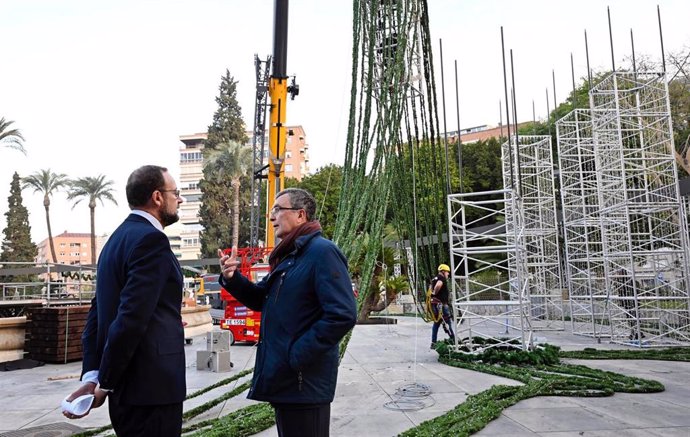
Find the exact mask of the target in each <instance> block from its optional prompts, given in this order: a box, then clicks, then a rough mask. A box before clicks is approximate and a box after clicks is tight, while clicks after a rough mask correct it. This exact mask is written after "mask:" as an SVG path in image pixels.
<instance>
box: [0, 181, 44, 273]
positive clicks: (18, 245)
mask: <svg viewBox="0 0 690 437" xmlns="http://www.w3.org/2000/svg"><path fill="white" fill-rule="evenodd" d="M20 182H21V179H20V177H19V175H18V174H17V172H15V173H14V176H13V177H12V183H11V184H10V197H8V198H7V202H8V204H9V208H8V210H7V212H6V213H5V217H6V218H7V227H5V230H4V231H3V234H4V235H5V237H4V239H3V240H2V253H0V262H8V261H9V262H11V261H14V262H17V261H23V262H33V261H34V257H36V255H37V253H38V251H37V249H36V245H35V244H34V243H33V242H32V241H31V225H29V211H28V210H27V209H26V207H25V206H24V204H23V201H22V189H21V185H20ZM29 279H30V277H29V276H14V277H12V278H11V279H10V281H12V282H24V281H27V280H29Z"/></svg>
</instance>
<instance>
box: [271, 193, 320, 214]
mask: <svg viewBox="0 0 690 437" xmlns="http://www.w3.org/2000/svg"><path fill="white" fill-rule="evenodd" d="M285 194H287V195H288V196H290V206H291V207H293V208H300V209H303V210H304V212H306V213H307V221H309V222H311V221H313V220H314V216H315V215H316V199H314V196H312V195H311V193H310V192H309V191H307V190H303V189H301V188H286V189H284V190H282V191H281V192H280V193H278V194H277V195H276V199H277V198H279V197H280V196H283V195H285Z"/></svg>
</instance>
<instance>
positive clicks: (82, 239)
mask: <svg viewBox="0 0 690 437" xmlns="http://www.w3.org/2000/svg"><path fill="white" fill-rule="evenodd" d="M107 239H108V237H107V236H106V235H103V236H100V237H96V259H98V255H99V254H100V253H101V249H102V248H103V245H104V244H105V241H106V240H107ZM53 244H54V245H55V256H56V258H57V259H56V260H55V263H56V264H69V265H90V264H91V234H89V233H77V232H67V231H65V232H63V233H62V234H60V235H55V236H53ZM34 262H36V263H37V264H41V263H46V262H53V259H52V256H51V254H50V241H49V239H48V238H46V239H45V240H43V241H41V242H40V243H38V253H37V255H36V258H34Z"/></svg>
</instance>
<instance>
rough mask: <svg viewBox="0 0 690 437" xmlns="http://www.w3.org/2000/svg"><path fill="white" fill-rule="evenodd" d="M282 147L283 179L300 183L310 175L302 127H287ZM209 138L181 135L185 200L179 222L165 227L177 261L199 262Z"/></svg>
mask: <svg viewBox="0 0 690 437" xmlns="http://www.w3.org/2000/svg"><path fill="white" fill-rule="evenodd" d="M286 130H287V132H288V136H287V145H286V147H285V177H292V178H296V179H297V180H301V179H302V178H303V177H304V176H306V175H308V174H309V171H310V169H309V153H308V152H309V145H308V144H307V141H306V134H305V132H304V128H303V127H302V126H300V125H297V126H287V127H286ZM251 136H252V131H247V137H248V138H249V141H248V143H247V144H248V145H250V146H251V145H252V144H253V143H252V137H251ZM207 137H208V135H207V134H206V133H205V132H204V133H196V134H191V135H180V142H182V146H181V147H180V180H179V186H178V187H179V189H180V193H181V195H182V197H184V199H185V201H184V202H183V203H182V205H180V211H179V214H180V221H179V222H177V223H175V224H174V225H171V226H168V227H167V228H165V233H166V235H167V236H168V239H169V240H170V246H171V247H172V250H173V253H175V256H176V257H177V258H178V259H180V260H194V259H199V257H200V255H201V241H200V235H201V231H202V230H203V226H202V225H201V224H200V222H199V208H200V207H201V190H200V188H199V182H200V181H201V179H202V178H203V176H204V175H203V154H202V151H203V149H204V142H205V141H206V138H207ZM264 162H265V163H267V162H268V142H267V141H266V143H265V144H264Z"/></svg>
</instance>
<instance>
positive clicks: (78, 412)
mask: <svg viewBox="0 0 690 437" xmlns="http://www.w3.org/2000/svg"><path fill="white" fill-rule="evenodd" d="M91 404H93V395H82V396H79V397H78V398H76V399H73V400H72V402H69V401H68V400H67V398H65V399H63V400H62V410H63V411H66V412H68V413H72V414H74V415H75V416H82V415H84V414H86V412H87V411H89V408H91Z"/></svg>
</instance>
